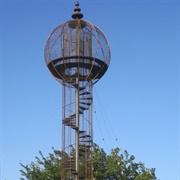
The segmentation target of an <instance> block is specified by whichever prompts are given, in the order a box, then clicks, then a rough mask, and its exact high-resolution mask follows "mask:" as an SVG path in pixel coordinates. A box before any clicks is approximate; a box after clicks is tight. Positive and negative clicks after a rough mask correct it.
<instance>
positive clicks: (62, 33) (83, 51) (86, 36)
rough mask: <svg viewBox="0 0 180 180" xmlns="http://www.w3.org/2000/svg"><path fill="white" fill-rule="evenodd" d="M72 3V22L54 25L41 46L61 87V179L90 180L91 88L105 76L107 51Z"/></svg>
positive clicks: (95, 29) (97, 32)
mask: <svg viewBox="0 0 180 180" xmlns="http://www.w3.org/2000/svg"><path fill="white" fill-rule="evenodd" d="M80 11H81V9H80V8H79V3H78V2H77V3H76V7H75V9H74V13H73V14H72V18H73V19H72V20H69V21H67V22H65V23H62V24H60V25H59V26H57V27H56V28H55V29H54V30H53V31H52V33H51V34H50V36H49V38H48V39H47V42H46V44H45V50H44V56H45V62H46V65H47V67H48V69H49V71H50V72H51V74H52V76H53V77H54V78H55V79H56V80H57V81H58V82H59V83H61V84H62V87H63V93H62V162H61V174H62V177H61V179H62V180H68V179H75V180H92V179H93V120H92V119H93V117H92V116H93V115H92V105H93V90H92V89H93V85H94V84H95V83H96V82H97V81H98V80H99V79H100V78H101V77H102V76H103V75H104V74H105V72H106V71H107V69H108V66H109V63H110V48H109V45H108V41H107V38H106V36H105V34H104V33H103V32H102V31H101V29H99V28H98V27H97V26H95V25H93V24H92V23H90V22H89V21H86V20H82V18H83V14H82V13H81V12H80Z"/></svg>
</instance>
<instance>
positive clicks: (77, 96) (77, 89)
mask: <svg viewBox="0 0 180 180" xmlns="http://www.w3.org/2000/svg"><path fill="white" fill-rule="evenodd" d="M76 84H78V86H77V88H76V127H77V129H76V172H77V174H76V180H79V78H76Z"/></svg>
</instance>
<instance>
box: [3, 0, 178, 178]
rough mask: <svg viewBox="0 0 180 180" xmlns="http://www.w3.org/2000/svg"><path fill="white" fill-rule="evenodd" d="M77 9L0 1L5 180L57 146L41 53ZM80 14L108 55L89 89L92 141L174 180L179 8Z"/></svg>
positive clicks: (118, 1)
mask: <svg viewBox="0 0 180 180" xmlns="http://www.w3.org/2000/svg"><path fill="white" fill-rule="evenodd" d="M74 4H75V0H68V1H67V0H1V4H0V7H1V9H0V13H1V24H0V42H1V44H0V50H1V52H0V53H1V55H0V60H1V61H0V67H1V68H0V72H1V79H0V80H1V84H0V99H1V103H0V110H1V111H0V119H1V120H0V125H1V127H0V135H1V143H0V145H1V149H0V152H1V153H0V159H1V161H0V162H1V163H0V164H1V167H0V179H1V180H17V179H19V178H20V172H19V170H20V169H21V167H20V165H19V163H20V162H22V163H23V164H27V163H30V162H31V161H34V160H35V158H34V157H35V156H36V155H38V151H39V150H41V151H42V152H43V153H44V154H45V156H46V155H47V154H48V153H50V152H51V147H52V146H54V147H55V148H56V149H60V148H61V102H62V91H61V85H60V84H58V83H57V82H56V81H55V80H54V79H53V77H52V76H51V74H50V73H49V71H48V69H47V68H46V65H45V63H44V55H43V52H44V44H45V41H46V39H47V38H48V36H49V35H50V33H51V31H52V30H53V29H54V28H55V27H56V26H58V25H59V24H61V23H63V22H66V21H68V20H70V19H71V14H72V13H73V9H74ZM80 7H81V9H82V12H83V14H84V19H85V20H88V21H90V22H92V23H94V24H95V25H96V26H98V27H100V28H101V29H102V30H103V31H104V32H105V34H106V35H107V38H108V40H109V43H110V47H111V53H112V58H111V64H110V67H109V69H108V71H107V73H106V74H105V75H104V77H103V78H102V79H101V80H100V81H99V82H98V83H97V84H96V85H95V86H94V99H95V100H94V110H95V111H96V113H95V114H94V141H95V142H96V143H98V144H99V145H100V146H101V147H102V148H104V149H105V151H106V152H109V150H110V149H111V148H115V147H116V146H119V147H122V149H123V150H125V149H126V150H127V151H128V152H129V153H130V154H132V155H134V156H135V157H136V161H137V162H139V161H142V162H143V163H145V165H146V167H148V168H156V174H157V177H158V178H159V179H160V180H180V174H179V171H180V167H179V161H180V156H179V151H180V143H179V141H180V138H179V135H180V133H179V131H180V128H179V126H180V112H179V111H180V110H179V109H180V88H179V87H180V84H179V80H180V60H179V59H180V32H179V31H180V25H179V24H180V2H179V1H178V0H111V1H110V0H109V1H108V0H91V1H90V0H81V1H80ZM116 138H118V141H116ZM103 139H104V140H103Z"/></svg>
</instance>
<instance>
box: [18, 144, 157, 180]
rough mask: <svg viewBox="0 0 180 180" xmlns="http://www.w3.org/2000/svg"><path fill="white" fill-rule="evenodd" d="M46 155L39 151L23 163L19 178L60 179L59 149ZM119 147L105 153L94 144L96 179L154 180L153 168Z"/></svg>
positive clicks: (27, 179) (32, 179)
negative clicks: (31, 159)
mask: <svg viewBox="0 0 180 180" xmlns="http://www.w3.org/2000/svg"><path fill="white" fill-rule="evenodd" d="M52 150H53V153H49V156H48V157H46V158H45V157H44V155H43V154H42V152H41V151H39V154H40V158H39V157H35V159H36V162H35V163H34V162H31V163H30V164H29V165H23V164H22V163H21V167H22V168H23V169H22V170H20V171H21V175H22V176H23V177H21V178H20V179H21V180H60V179H61V151H57V150H55V149H54V148H53V149H52ZM120 151H121V149H120V148H115V149H112V150H111V153H110V154H109V155H107V154H106V153H105V151H104V150H103V149H102V148H100V147H99V146H98V145H97V144H94V151H93V168H94V178H96V180H127V179H128V180H156V179H157V178H156V176H155V169H154V168H151V169H148V168H146V167H145V165H144V164H143V163H141V162H139V163H136V162H134V160H135V157H134V156H133V155H129V154H128V152H127V151H126V150H125V151H124V152H123V153H121V152H120Z"/></svg>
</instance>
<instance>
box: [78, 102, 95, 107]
mask: <svg viewBox="0 0 180 180" xmlns="http://www.w3.org/2000/svg"><path fill="white" fill-rule="evenodd" d="M79 103H80V104H85V105H87V106H90V105H91V104H92V103H91V102H84V101H83V102H79Z"/></svg>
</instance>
